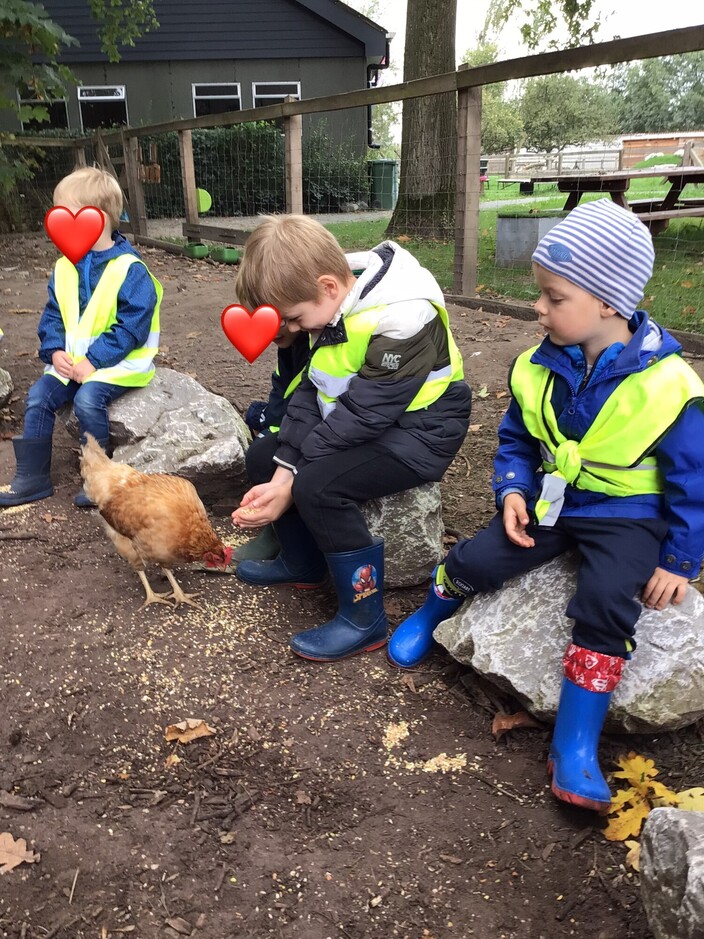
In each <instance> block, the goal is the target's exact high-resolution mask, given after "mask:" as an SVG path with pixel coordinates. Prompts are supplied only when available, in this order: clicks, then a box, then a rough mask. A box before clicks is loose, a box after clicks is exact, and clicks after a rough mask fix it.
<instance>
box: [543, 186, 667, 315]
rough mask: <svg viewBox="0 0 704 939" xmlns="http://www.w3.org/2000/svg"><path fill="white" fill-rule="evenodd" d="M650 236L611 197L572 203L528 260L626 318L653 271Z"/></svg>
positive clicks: (639, 297)
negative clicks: (567, 281)
mask: <svg viewBox="0 0 704 939" xmlns="http://www.w3.org/2000/svg"><path fill="white" fill-rule="evenodd" d="M654 258H655V251H654V250H653V239H652V238H651V235H650V232H649V231H648V229H647V228H646V227H645V225H644V224H643V223H642V222H641V220H640V219H639V218H638V216H637V215H635V214H634V213H633V212H630V211H629V210H628V209H624V208H622V207H621V206H620V205H616V203H615V202H612V201H611V199H597V200H596V201H595V202H585V203H584V204H583V205H578V206H577V208H576V209H573V210H572V211H571V212H570V214H569V215H568V216H567V217H566V218H564V219H563V220H562V221H561V222H558V223H557V225H555V226H554V227H553V228H551V229H550V231H549V232H548V233H547V235H544V237H543V238H542V239H541V240H540V242H539V243H538V247H537V248H536V249H535V251H534V252H533V258H532V260H533V262H534V263H535V264H540V266H541V267H544V268H546V270H548V271H551V272H552V273H553V274H557V275H558V277H564V278H565V279H566V280H569V281H570V282H571V283H573V284H576V285H577V286H578V287H581V288H582V289H583V290H586V291H588V293H591V294H592V295H593V296H595V297H598V298H599V300H603V301H604V302H605V303H608V305H609V306H610V307H612V308H613V309H614V310H616V312H617V313H620V314H621V316H623V317H625V319H627V320H629V319H630V318H631V317H632V316H633V314H634V312H635V310H636V307H637V306H638V304H639V303H640V301H641V299H642V297H643V294H644V292H645V286H646V284H647V283H648V281H649V280H650V278H651V277H652V274H653V261H654Z"/></svg>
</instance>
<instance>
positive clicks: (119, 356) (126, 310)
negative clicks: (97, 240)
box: [37, 232, 156, 369]
mask: <svg viewBox="0 0 704 939" xmlns="http://www.w3.org/2000/svg"><path fill="white" fill-rule="evenodd" d="M112 237H113V240H114V244H113V246H112V248H108V249H107V250H105V251H89V252H88V254H86V256H85V257H84V258H82V259H81V260H80V261H79V262H78V264H77V265H76V268H77V270H78V302H79V309H80V315H81V316H82V315H83V313H84V311H85V308H86V306H87V305H88V301H89V300H90V298H91V296H92V295H93V291H94V290H95V287H96V285H97V283H98V281H99V280H100V277H101V275H102V273H103V271H104V270H105V265H106V264H107V263H108V261H111V260H112V259H113V258H117V257H119V256H120V255H121V254H134V255H136V257H139V253H138V252H137V251H135V249H134V248H133V247H132V245H131V244H130V243H129V241H128V240H127V239H126V238H125V236H124V235H121V234H120V233H119V232H114V233H113V236H112ZM155 306H156V290H155V288H154V284H153V282H152V279H151V277H150V276H149V272H148V271H147V269H146V267H145V266H144V265H143V264H132V265H131V267H130V269H129V270H128V272H127V277H125V281H124V283H123V285H122V287H121V288H120V292H119V294H118V295H117V321H116V322H115V323H114V324H113V326H112V327H111V328H110V329H109V330H108V331H107V332H105V333H103V335H102V336H100V338H98V339H96V340H95V342H94V343H93V344H92V345H91V347H90V349H89V350H88V353H87V355H86V358H87V359H88V361H89V362H90V363H91V365H93V366H94V367H95V368H96V369H98V368H112V366H113V365H117V363H118V362H121V361H122V360H123V359H124V357H125V356H126V355H128V353H130V352H133V351H134V350H135V349H139V348H140V346H143V345H144V344H145V342H146V341H147V339H148V338H149V332H150V330H151V323H152V316H153V315H154V307H155ZM37 333H38V335H39V341H40V347H39V358H40V359H41V360H42V362H46V364H47V365H51V357H52V355H53V354H54V352H57V351H58V350H59V349H65V348H66V330H65V329H64V323H63V320H62V319H61V312H60V310H59V304H58V301H57V299H56V292H55V290H54V271H52V273H51V278H50V280H49V299H48V301H47V304H46V306H45V307H44V312H43V313H42V316H41V319H40V320H39V326H38V327H37Z"/></svg>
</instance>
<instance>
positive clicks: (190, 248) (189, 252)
mask: <svg viewBox="0 0 704 939" xmlns="http://www.w3.org/2000/svg"><path fill="white" fill-rule="evenodd" d="M209 250H210V249H209V248H208V246H207V245H204V244H201V242H196V243H195V244H190V245H184V246H183V253H184V254H185V255H186V257H187V258H193V259H194V260H196V261H198V260H201V259H202V258H207V257H208V251H209Z"/></svg>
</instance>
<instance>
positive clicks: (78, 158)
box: [73, 144, 88, 169]
mask: <svg viewBox="0 0 704 939" xmlns="http://www.w3.org/2000/svg"><path fill="white" fill-rule="evenodd" d="M73 162H74V165H75V167H76V169H80V168H81V167H82V166H87V165H88V164H87V162H86V148H85V147H81V146H79V145H78V144H74V147H73Z"/></svg>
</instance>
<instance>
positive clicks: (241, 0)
mask: <svg viewBox="0 0 704 939" xmlns="http://www.w3.org/2000/svg"><path fill="white" fill-rule="evenodd" d="M44 6H45V8H46V10H47V12H48V13H49V16H50V17H51V18H52V19H53V20H54V21H55V22H57V23H59V24H60V25H61V26H62V27H63V29H64V30H65V31H66V32H67V33H68V34H69V35H71V36H73V37H74V38H75V39H77V40H78V42H79V43H80V45H79V46H72V47H70V48H67V49H66V50H65V52H64V53H63V54H62V56H61V58H60V61H61V62H63V63H65V64H67V65H74V64H80V63H88V62H106V61H107V57H106V55H105V54H104V53H103V52H102V51H101V49H100V41H99V39H98V29H97V25H96V23H95V21H94V20H93V19H92V17H91V16H90V13H89V6H88V0H44ZM154 9H155V12H156V18H157V20H158V21H159V28H158V29H156V30H154V31H153V32H150V33H146V34H145V35H144V36H142V37H141V38H140V39H138V40H137V41H136V43H135V45H134V47H130V46H125V47H122V48H121V49H120V54H121V57H122V58H121V61H123V62H144V61H166V60H170V59H171V60H173V59H177V60H194V59H196V60H198V59H200V60H202V59H258V58H267V59H286V58H344V57H351V58H357V57H362V58H365V59H375V60H380V59H381V58H382V57H383V56H384V54H385V52H386V30H385V29H384V28H383V27H382V26H379V25H377V24H376V23H374V22H372V20H370V19H368V18H367V17H366V16H363V15H362V14H361V13H357V11H356V10H353V9H352V8H351V7H348V6H347V4H345V3H342V2H341V0H154Z"/></svg>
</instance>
